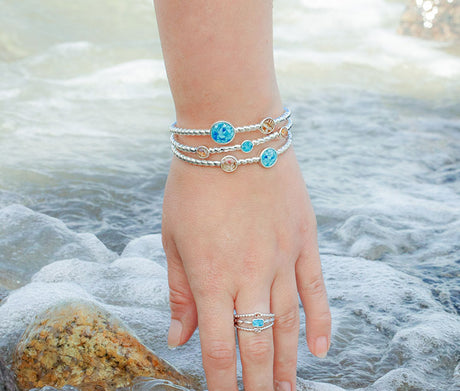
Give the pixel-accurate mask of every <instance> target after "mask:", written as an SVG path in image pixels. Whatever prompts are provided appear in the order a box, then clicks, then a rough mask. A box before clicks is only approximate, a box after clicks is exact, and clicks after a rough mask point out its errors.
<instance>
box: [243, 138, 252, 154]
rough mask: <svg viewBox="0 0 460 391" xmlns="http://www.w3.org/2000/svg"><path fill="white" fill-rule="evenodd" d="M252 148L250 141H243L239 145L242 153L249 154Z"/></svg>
mask: <svg viewBox="0 0 460 391" xmlns="http://www.w3.org/2000/svg"><path fill="white" fill-rule="evenodd" d="M253 147H254V144H253V143H252V141H251V140H245V141H243V142H242V143H241V150H242V151H243V152H246V153H248V152H251V151H252V148H253Z"/></svg>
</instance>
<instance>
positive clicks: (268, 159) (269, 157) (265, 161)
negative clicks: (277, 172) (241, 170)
mask: <svg viewBox="0 0 460 391" xmlns="http://www.w3.org/2000/svg"><path fill="white" fill-rule="evenodd" d="M277 160H278V152H276V150H275V149H274V148H265V149H264V150H263V151H262V153H261V154H260V163H261V164H262V166H264V167H266V168H269V167H272V166H273V165H274V164H275V163H276V161H277Z"/></svg>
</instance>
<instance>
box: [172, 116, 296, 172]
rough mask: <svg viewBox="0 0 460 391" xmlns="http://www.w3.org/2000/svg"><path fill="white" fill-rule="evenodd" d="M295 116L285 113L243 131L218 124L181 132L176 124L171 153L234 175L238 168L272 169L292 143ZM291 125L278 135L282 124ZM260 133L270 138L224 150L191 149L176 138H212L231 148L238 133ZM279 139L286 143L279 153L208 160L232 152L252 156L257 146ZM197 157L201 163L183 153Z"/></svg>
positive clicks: (199, 147)
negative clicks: (216, 154)
mask: <svg viewBox="0 0 460 391" xmlns="http://www.w3.org/2000/svg"><path fill="white" fill-rule="evenodd" d="M290 115H291V112H290V110H289V109H285V111H284V113H283V114H282V115H280V116H279V117H278V118H276V119H272V118H270V117H267V118H265V119H264V120H262V121H261V122H260V123H259V124H256V125H248V126H241V127H233V125H231V124H230V123H229V122H226V121H218V122H216V123H214V124H213V125H212V126H211V128H210V129H183V128H177V127H176V126H175V125H176V123H174V124H172V125H171V126H170V128H169V130H170V132H171V133H172V134H171V149H172V151H173V153H174V155H175V156H176V157H177V158H179V159H181V160H183V161H185V162H187V163H191V164H195V165H198V166H206V167H220V168H221V169H222V170H223V171H225V172H233V171H235V170H236V169H237V168H238V166H240V165H245V164H251V163H260V164H261V165H262V167H265V168H270V167H273V165H274V164H275V163H276V162H277V160H278V156H279V155H281V154H282V153H284V152H285V151H286V150H287V149H288V148H289V146H290V145H291V143H292V133H291V131H290V129H291V127H292V121H291V119H290ZM286 120H287V121H288V123H287V124H286V125H285V126H282V127H281V128H280V129H279V130H278V131H274V130H275V128H276V126H277V125H278V124H279V123H280V122H282V121H286ZM257 130H258V131H260V132H262V133H263V134H266V135H267V136H265V137H262V138H258V139H255V140H244V141H243V142H242V143H241V144H235V145H229V146H222V147H207V146H204V145H200V146H197V147H196V146H189V145H185V144H181V143H179V142H178V141H177V139H176V137H175V135H176V134H182V135H190V136H192V135H195V136H198V135H199V136H202V135H210V136H211V138H212V140H214V141H215V142H217V143H220V144H228V143H229V142H231V141H232V140H233V138H234V137H235V133H238V132H249V131H257ZM275 139H285V140H286V141H285V143H284V144H283V145H282V146H281V147H280V148H278V149H275V148H273V147H267V148H265V149H264V150H262V152H261V153H260V154H259V155H258V156H253V157H250V158H245V159H238V158H236V157H235V156H233V155H226V156H224V157H223V158H222V159H221V160H206V159H207V158H208V157H209V155H211V154H215V153H225V152H230V151H238V150H241V151H243V152H244V153H249V152H251V151H252V150H253V148H254V146H256V145H260V144H264V143H267V142H269V141H271V140H275ZM181 151H182V152H187V153H193V154H196V155H198V157H199V158H200V159H196V158H194V157H191V156H187V155H184V154H183V153H182V152H181Z"/></svg>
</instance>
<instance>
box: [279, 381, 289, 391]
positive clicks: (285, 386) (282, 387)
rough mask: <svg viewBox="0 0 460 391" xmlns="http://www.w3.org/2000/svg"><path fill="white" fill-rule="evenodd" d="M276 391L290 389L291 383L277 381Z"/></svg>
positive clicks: (287, 390)
mask: <svg viewBox="0 0 460 391" xmlns="http://www.w3.org/2000/svg"><path fill="white" fill-rule="evenodd" d="M276 391H291V383H289V382H288V381H277V382H276Z"/></svg>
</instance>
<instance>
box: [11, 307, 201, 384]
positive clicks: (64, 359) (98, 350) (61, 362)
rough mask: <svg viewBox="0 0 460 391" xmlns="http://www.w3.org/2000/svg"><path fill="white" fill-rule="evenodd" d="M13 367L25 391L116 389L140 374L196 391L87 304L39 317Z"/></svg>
mask: <svg viewBox="0 0 460 391" xmlns="http://www.w3.org/2000/svg"><path fill="white" fill-rule="evenodd" d="M12 367H13V370H14V372H15V373H16V377H17V382H18V384H19V386H20V387H21V388H22V389H24V390H30V389H31V388H34V387H44V386H47V385H48V386H53V387H57V388H61V387H63V386H64V385H66V384H68V385H72V386H75V387H78V388H79V389H80V390H82V391H90V390H91V391H94V390H101V391H111V390H115V389H116V388H118V387H127V386H129V385H130V384H131V383H132V381H133V380H134V378H136V377H139V376H147V377H153V378H156V379H166V380H169V381H171V382H173V383H175V384H179V385H181V386H184V387H189V388H196V387H194V384H193V381H192V380H191V379H188V378H187V377H186V376H184V375H183V374H181V373H180V372H178V371H177V370H176V369H175V368H173V367H172V366H171V365H170V364H168V363H167V362H166V361H164V360H162V359H161V358H159V357H157V356H156V355H155V354H154V353H153V352H152V351H151V350H149V349H148V348H146V347H145V346H144V345H142V344H141V343H140V342H139V341H138V339H137V338H136V337H135V336H134V335H133V333H132V332H131V331H130V330H128V329H127V328H126V326H124V325H122V324H121V322H120V321H119V320H118V319H117V318H115V317H114V316H112V315H111V314H109V313H108V312H107V311H106V310H104V309H102V308H101V307H99V306H97V305H96V304H94V303H85V302H81V301H79V302H77V301H74V302H63V303H61V304H60V305H56V306H54V307H51V308H50V309H48V310H47V311H45V312H43V313H42V314H41V315H40V316H38V317H37V318H36V319H35V321H34V322H33V323H32V324H31V325H29V327H28V328H27V330H26V331H25V333H24V335H23V336H22V338H21V341H20V342H19V344H18V345H17V347H16V351H15V352H14V355H13V365H12Z"/></svg>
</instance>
